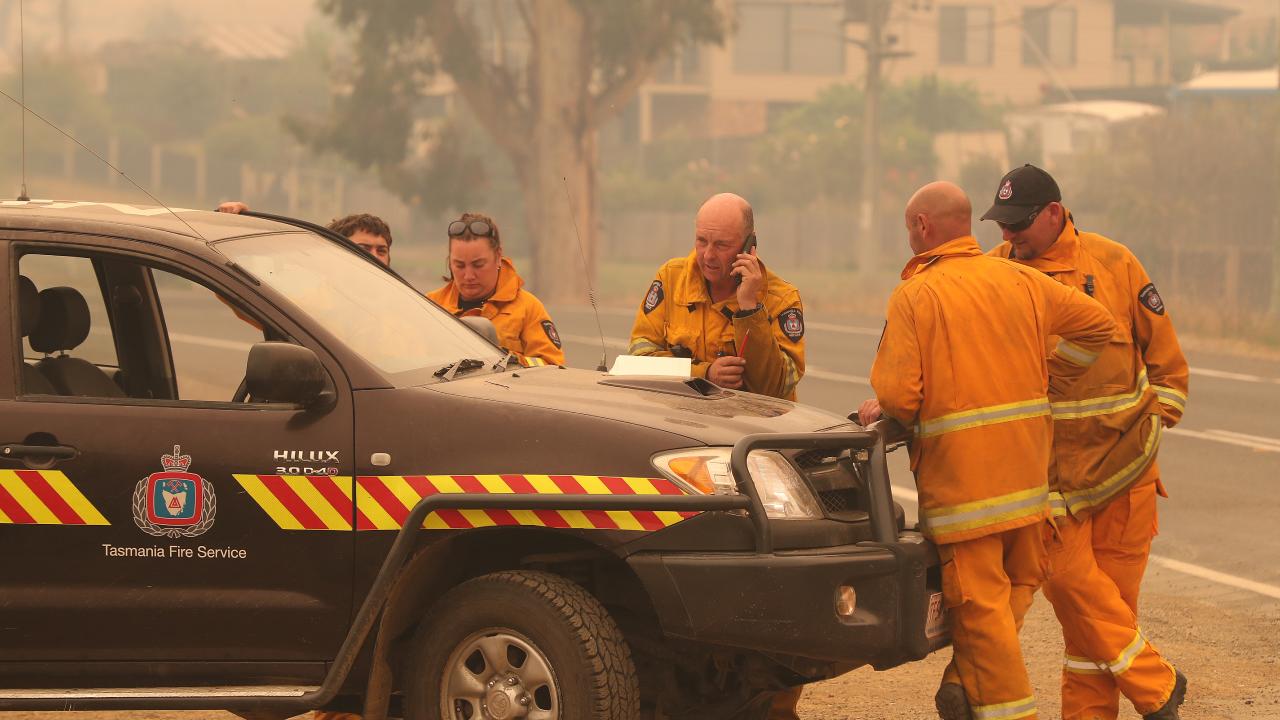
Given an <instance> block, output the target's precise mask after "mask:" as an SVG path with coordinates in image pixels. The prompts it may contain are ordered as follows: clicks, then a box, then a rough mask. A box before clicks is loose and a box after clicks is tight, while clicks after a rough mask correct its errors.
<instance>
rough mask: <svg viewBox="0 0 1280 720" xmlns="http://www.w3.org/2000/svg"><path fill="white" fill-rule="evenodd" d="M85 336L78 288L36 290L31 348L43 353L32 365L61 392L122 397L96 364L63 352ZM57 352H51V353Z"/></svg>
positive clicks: (84, 311)
mask: <svg viewBox="0 0 1280 720" xmlns="http://www.w3.org/2000/svg"><path fill="white" fill-rule="evenodd" d="M87 337H89V303H87V302H85V299H84V296H83V295H81V294H80V292H79V291H78V290H76V289H75V288H70V287H52V288H46V289H44V290H41V291H40V323H39V325H38V326H37V327H36V328H35V331H34V332H32V333H31V338H30V339H31V348H32V349H33V350H35V351H36V352H41V353H44V354H45V357H44V359H42V360H41V361H40V362H39V363H38V364H37V365H36V367H37V368H39V369H40V372H42V373H44V376H45V377H46V378H48V379H49V382H51V383H52V384H53V387H54V388H55V389H57V391H58V392H59V393H60V394H62V395H77V396H83V397H124V396H125V395H124V391H123V390H121V389H120V386H119V385H116V384H115V383H114V382H112V380H111V378H110V377H108V376H107V374H106V373H104V372H103V371H102V370H100V369H99V368H98V367H97V366H96V365H94V364H93V363H90V362H88V361H86V360H81V359H80V358H74V357H71V356H70V355H67V354H66V353H67V352H68V351H70V350H74V349H75V348H77V347H79V345H80V343H83V342H84V341H85V338H87ZM55 352H56V353H61V354H60V355H57V356H53V355H52V353H55Z"/></svg>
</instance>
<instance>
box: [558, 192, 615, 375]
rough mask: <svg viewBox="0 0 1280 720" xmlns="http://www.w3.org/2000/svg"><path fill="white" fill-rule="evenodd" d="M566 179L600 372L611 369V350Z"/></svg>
mask: <svg viewBox="0 0 1280 720" xmlns="http://www.w3.org/2000/svg"><path fill="white" fill-rule="evenodd" d="M560 179H561V180H562V181H564V199H565V202H567V203H568V204H569V219H570V220H572V221H573V235H574V237H576V238H577V239H578V256H579V257H581V258H582V277H583V278H585V279H586V281H587V299H588V300H590V301H591V312H592V313H594V314H595V316H596V330H597V331H598V332H599V333H600V366H599V367H597V368H596V370H599V371H600V372H608V370H609V351H608V350H607V349H606V345H605V343H604V326H603V325H601V324H600V308H598V307H596V291H595V288H593V287H592V286H591V268H590V267H589V266H588V265H587V251H586V250H585V249H584V248H583V247H582V233H580V232H578V214H577V213H576V212H575V211H574V209H573V196H572V195H570V194H569V178H567V177H565V176H563V175H562V176H560Z"/></svg>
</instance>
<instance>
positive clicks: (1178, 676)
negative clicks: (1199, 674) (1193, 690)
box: [1142, 670, 1187, 720]
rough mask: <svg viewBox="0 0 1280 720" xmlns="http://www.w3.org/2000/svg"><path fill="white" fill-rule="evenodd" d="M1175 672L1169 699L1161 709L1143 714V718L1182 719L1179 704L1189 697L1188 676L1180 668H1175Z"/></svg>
mask: <svg viewBox="0 0 1280 720" xmlns="http://www.w3.org/2000/svg"><path fill="white" fill-rule="evenodd" d="M1173 674H1174V676H1175V679H1174V681H1173V692H1171V693H1169V699H1168V700H1167V701H1165V704H1164V705H1161V706H1160V709H1159V710H1157V711H1155V712H1153V713H1147V714H1146V715H1143V716H1142V720H1180V718H1181V716H1180V715H1179V714H1178V706H1179V705H1181V704H1182V703H1183V701H1185V700H1186V699H1187V676H1186V675H1183V674H1182V673H1181V672H1179V671H1178V670H1174V671H1173Z"/></svg>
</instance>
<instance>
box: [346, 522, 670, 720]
mask: <svg viewBox="0 0 1280 720" xmlns="http://www.w3.org/2000/svg"><path fill="white" fill-rule="evenodd" d="M602 539H603V538H602ZM593 540H594V538H592V539H588V538H586V537H583V535H582V534H577V533H567V532H563V531H559V530H553V529H548V528H537V527H504V528H491V529H484V530H472V531H466V532H462V533H458V534H456V535H453V536H452V537H450V538H447V539H442V540H438V541H436V542H432V543H430V544H429V545H426V546H425V547H423V548H421V549H420V550H419V551H418V552H416V553H415V554H414V556H413V557H412V558H411V559H410V560H409V562H407V563H406V564H405V568H404V570H403V571H402V572H401V573H400V576H399V577H398V578H397V580H396V584H395V586H394V588H393V589H392V591H391V594H390V596H389V597H388V598H387V605H386V608H385V609H384V610H383V612H382V615H381V617H380V619H379V622H378V631H377V635H376V638H375V640H374V643H373V647H372V651H371V652H372V654H371V657H370V664H369V674H368V679H367V683H366V686H365V703H364V717H365V718H366V720H379V719H380V718H384V717H386V713H387V708H388V706H389V702H390V697H391V693H392V692H393V691H394V690H395V689H397V688H399V687H401V686H402V682H401V675H402V672H403V670H404V666H405V664H406V662H407V660H408V657H409V653H408V652H407V648H408V646H409V642H410V641H411V640H412V638H413V635H414V632H415V631H416V629H417V627H418V625H419V624H420V622H421V621H422V619H423V618H424V617H425V616H426V615H427V613H429V612H430V610H431V607H432V606H433V605H434V604H435V603H436V602H437V601H438V599H439V598H440V597H442V596H443V595H445V594H446V593H448V592H449V591H450V590H451V589H453V588H454V587H457V586H458V585H460V584H461V583H463V582H466V581H467V580H470V579H471V578H474V577H479V576H481V575H485V574H488V573H492V572H497V571H501V570H518V569H538V570H544V571H547V572H552V573H555V574H557V575H561V576H562V577H565V578H567V579H569V580H571V581H573V582H575V583H577V584H578V585H581V586H582V587H583V588H584V589H585V590H586V591H587V592H588V593H590V594H591V595H593V596H594V597H595V598H596V599H597V600H599V601H600V603H601V604H602V605H604V606H605V608H606V609H608V610H609V612H610V614H611V615H613V616H614V620H615V622H617V623H618V624H619V626H620V627H621V628H622V630H623V633H624V635H626V636H628V637H631V636H633V635H634V634H636V633H644V634H650V633H654V632H657V633H660V632H661V631H660V629H659V625H658V621H657V614H656V612H655V610H654V608H653V604H652V602H651V600H650V598H649V594H648V592H647V591H646V590H645V588H644V584H643V583H642V582H641V581H640V578H639V577H638V576H637V575H636V574H635V573H634V572H633V571H632V569H631V567H630V566H629V565H628V564H627V563H626V561H625V560H624V559H623V558H621V557H619V556H618V555H617V554H616V553H615V552H613V551H611V550H610V549H609V548H608V547H607V546H605V545H602V544H600V543H599V542H593Z"/></svg>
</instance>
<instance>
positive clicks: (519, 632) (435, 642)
mask: <svg viewBox="0 0 1280 720" xmlns="http://www.w3.org/2000/svg"><path fill="white" fill-rule="evenodd" d="M405 694H406V697H405V700H406V703H407V707H406V712H405V715H406V717H407V718H409V720H436V719H437V718H438V719H439V720H514V719H516V718H524V719H527V720H637V718H639V716H640V688H639V683H638V680H637V677H636V671H635V666H634V665H633V664H632V661H631V651H630V650H629V649H628V647H627V644H626V641H625V640H623V638H622V633H621V631H619V630H618V626H617V625H616V624H615V623H614V622H613V619H612V618H610V617H609V613H608V611H606V610H605V609H604V606H602V605H601V604H600V602H599V601H598V600H596V599H595V598H594V597H592V596H591V595H590V594H589V593H588V592H587V591H586V590H583V589H582V588H581V587H580V586H578V585H576V584H574V583H572V582H570V581H568V580H566V579H564V578H562V577H560V576H559V575H554V574H551V573H546V572H534V571H509V572H497V573H492V574H489V575H483V576H481V577H478V578H475V579H473V580H469V581H467V582H465V583H463V584H461V585H459V586H458V587H456V588H454V589H453V590H451V591H449V593H447V594H446V595H445V596H444V597H442V598H440V600H439V601H437V602H436V603H435V605H434V606H433V607H432V610H431V611H430V613H429V614H428V615H427V617H426V618H425V619H424V620H423V622H422V625H421V626H420V627H419V628H418V632H417V636H416V638H415V650H414V658H413V665H412V667H411V668H410V669H409V673H408V679H407V681H406V683H405Z"/></svg>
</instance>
